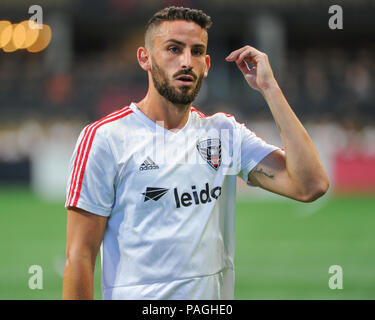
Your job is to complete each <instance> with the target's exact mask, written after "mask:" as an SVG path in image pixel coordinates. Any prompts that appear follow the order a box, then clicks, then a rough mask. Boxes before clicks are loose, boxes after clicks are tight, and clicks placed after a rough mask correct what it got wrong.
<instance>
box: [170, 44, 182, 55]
mask: <svg viewBox="0 0 375 320" xmlns="http://www.w3.org/2000/svg"><path fill="white" fill-rule="evenodd" d="M168 51H170V52H172V53H179V52H180V51H181V50H180V48H179V47H176V46H172V47H169V48H168Z"/></svg>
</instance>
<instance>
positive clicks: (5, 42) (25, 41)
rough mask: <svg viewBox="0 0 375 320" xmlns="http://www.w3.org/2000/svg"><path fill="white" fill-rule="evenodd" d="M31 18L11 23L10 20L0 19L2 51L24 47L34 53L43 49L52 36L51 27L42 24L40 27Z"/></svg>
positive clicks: (11, 50)
mask: <svg viewBox="0 0 375 320" xmlns="http://www.w3.org/2000/svg"><path fill="white" fill-rule="evenodd" d="M37 26H38V24H37V23H36V22H35V21H32V20H24V21H22V22H20V23H15V24H12V23H11V22H10V21H6V20H2V21H0V48H2V49H3V51H4V52H14V51H16V50H19V49H26V50H27V51H28V52H31V53H35V52H40V51H42V50H44V49H45V48H46V47H47V46H48V45H49V43H50V41H51V38H52V30H51V27H50V26H48V25H46V24H43V25H41V28H38V27H37Z"/></svg>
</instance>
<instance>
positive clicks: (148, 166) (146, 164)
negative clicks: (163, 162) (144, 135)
mask: <svg viewBox="0 0 375 320" xmlns="http://www.w3.org/2000/svg"><path fill="white" fill-rule="evenodd" d="M154 169H159V166H158V165H157V164H156V163H155V162H154V161H153V160H152V159H151V158H150V157H147V158H146V160H145V161H143V163H142V164H141V166H140V167H139V171H144V170H154Z"/></svg>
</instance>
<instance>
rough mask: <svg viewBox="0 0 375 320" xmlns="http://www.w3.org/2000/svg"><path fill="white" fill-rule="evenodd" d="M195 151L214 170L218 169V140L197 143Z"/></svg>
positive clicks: (219, 161)
mask: <svg viewBox="0 0 375 320" xmlns="http://www.w3.org/2000/svg"><path fill="white" fill-rule="evenodd" d="M197 149H198V151H199V153H200V155H201V156H202V158H203V159H204V160H206V161H207V163H208V164H209V165H210V166H211V167H212V168H214V169H215V170H217V169H219V167H220V164H221V141H220V139H218V138H216V139H207V140H203V141H199V142H198V143H197Z"/></svg>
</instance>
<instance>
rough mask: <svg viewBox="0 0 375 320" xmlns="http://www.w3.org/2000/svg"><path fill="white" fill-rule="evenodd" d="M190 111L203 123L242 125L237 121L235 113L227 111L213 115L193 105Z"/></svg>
mask: <svg viewBox="0 0 375 320" xmlns="http://www.w3.org/2000/svg"><path fill="white" fill-rule="evenodd" d="M190 112H191V113H192V114H194V115H195V116H196V117H197V118H198V119H199V120H200V121H201V122H202V123H212V124H213V125H215V126H217V125H225V126H228V125H230V126H232V127H238V126H239V125H242V124H241V123H239V122H237V120H236V118H235V116H234V115H232V114H229V113H225V112H216V113H214V114H212V115H206V114H204V113H203V112H202V111H200V110H198V109H197V108H196V107H193V106H191V109H190Z"/></svg>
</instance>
